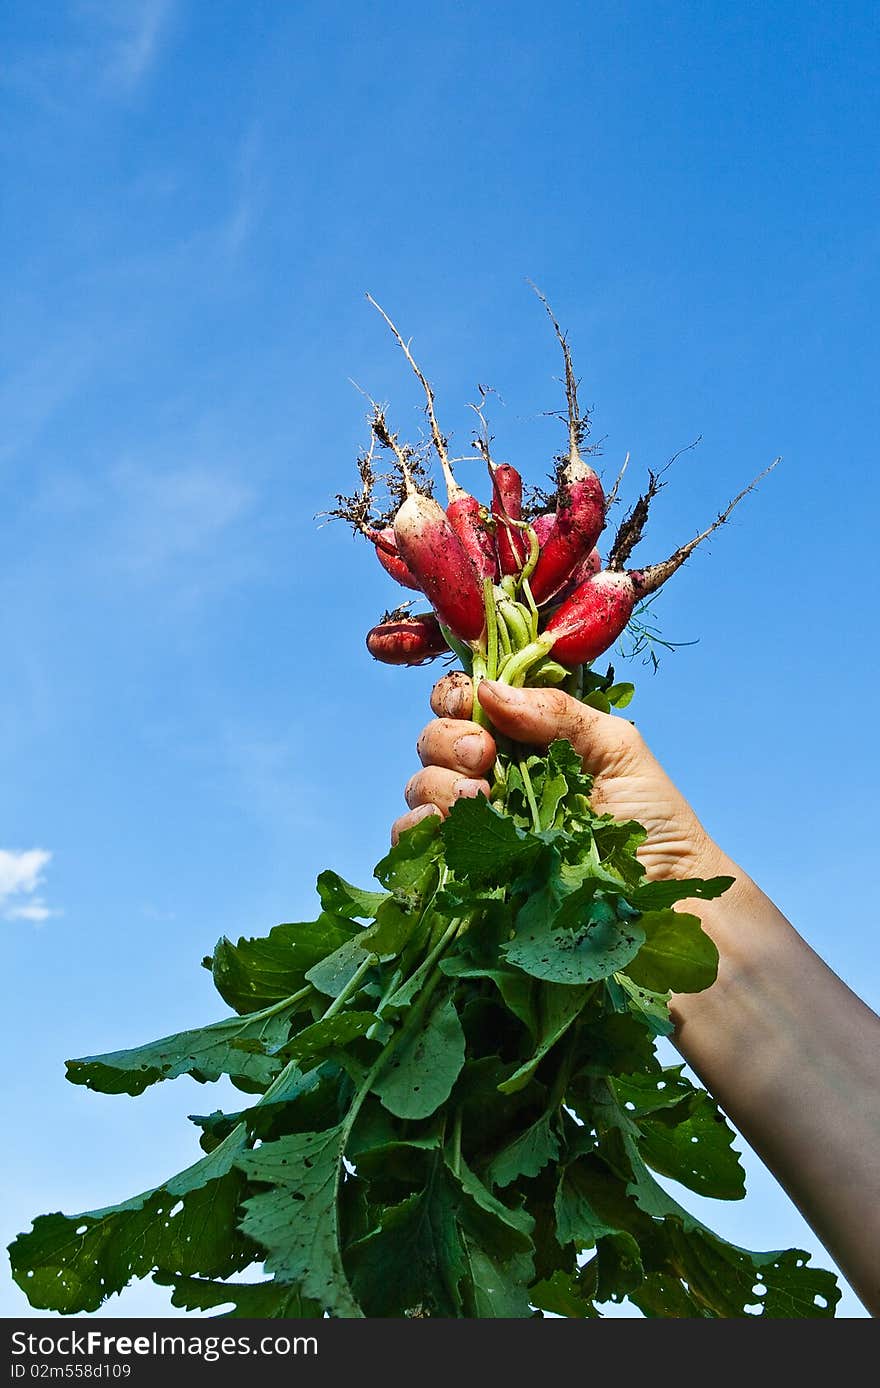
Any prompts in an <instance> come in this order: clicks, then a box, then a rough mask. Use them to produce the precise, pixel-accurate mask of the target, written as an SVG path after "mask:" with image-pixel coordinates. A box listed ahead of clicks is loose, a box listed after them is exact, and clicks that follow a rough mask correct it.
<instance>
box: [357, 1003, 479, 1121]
mask: <svg viewBox="0 0 880 1388" xmlns="http://www.w3.org/2000/svg"><path fill="white" fill-rule="evenodd" d="M464 1053H465V1041H464V1032H463V1031H462V1029H461V1022H460V1021H459V1020H458V1013H457V1012H456V1010H455V1005H454V1003H453V1001H452V998H451V996H450V995H447V996H446V997H444V998H443V999H441V1001H440V1002H439V1003H437V1004H436V1005H435V1006H434V1008H433V1009H432V1010H431V1011H430V1012H429V1014H428V1016H427V1017H426V1018H425V1020H424V1023H423V1024H422V1026H421V1027H420V1029H419V1030H418V1031H416V1032H414V1033H412V1034H411V1035H410V1036H408V1037H407V1038H406V1039H405V1040H404V1041H403V1042H402V1043H401V1044H400V1045H399V1046H398V1047H397V1049H396V1051H395V1052H394V1053H393V1055H392V1056H391V1060H390V1062H389V1064H388V1065H387V1067H386V1069H385V1070H384V1071H383V1072H382V1073H381V1074H380V1075H379V1078H378V1079H377V1080H376V1081H375V1082H374V1084H373V1093H374V1094H378V1096H379V1098H380V1099H381V1101H382V1103H383V1104H384V1106H385V1108H386V1109H388V1111H389V1113H393V1114H396V1115H397V1117H398V1118H427V1117H429V1116H430V1114H432V1113H433V1112H434V1111H435V1109H437V1108H439V1106H440V1104H442V1103H444V1102H445V1100H446V1099H448V1098H449V1095H450V1094H451V1092H452V1086H453V1085H454V1084H455V1081H456V1080H457V1079H458V1076H459V1072H460V1071H461V1067H462V1065H463V1064H464Z"/></svg>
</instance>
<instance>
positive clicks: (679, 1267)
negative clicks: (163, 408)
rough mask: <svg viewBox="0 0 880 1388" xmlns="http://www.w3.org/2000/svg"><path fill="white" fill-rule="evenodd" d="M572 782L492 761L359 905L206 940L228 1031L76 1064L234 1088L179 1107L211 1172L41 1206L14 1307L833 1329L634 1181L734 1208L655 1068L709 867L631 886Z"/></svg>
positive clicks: (808, 1296) (561, 765)
mask: <svg viewBox="0 0 880 1388" xmlns="http://www.w3.org/2000/svg"><path fill="white" fill-rule="evenodd" d="M585 693H586V696H587V697H588V699H589V700H590V702H593V703H595V704H596V706H597V707H606V706H607V707H617V708H622V707H624V706H625V705H626V703H627V702H628V701H629V698H630V697H631V694H632V690H631V686H626V685H615V684H614V683H613V676H612V673H611V672H609V674H608V675H607V676H605V677H604V679H603V678H600V677H598V676H587V683H586V686H585ZM590 791H591V782H590V778H589V777H588V776H586V775H585V774H584V773H583V771H582V769H581V766H580V762H579V760H578V758H577V756H576V754H575V753H574V751H573V749H572V748H571V747H570V746H569V745H568V744H567V743H562V742H557V743H554V744H553V745H552V746H551V747H550V748H549V750H548V752H547V754H546V756H544V757H539V756H537V755H528V756H526V757H524V759H523V760H522V761H520V762H516V761H510V762H509V763H508V764H507V775H506V780H505V781H504V782H503V784H502V783H501V782H500V781H499V785H498V787H497V788H496V792H495V797H494V803H489V802H488V801H487V800H486V799H484V798H482V797H480V798H478V799H476V800H470V799H467V800H462V801H460V802H459V803H458V804H457V805H456V806H455V808H454V809H453V811H452V813H451V815H450V816H449V818H448V819H447V820H446V821H445V823H444V824H443V825H442V827H441V826H440V825H439V823H438V821H437V820H436V819H433V818H429V819H426V820H423V821H422V822H421V823H419V824H418V825H416V826H415V828H413V829H411V830H410V831H409V832H408V833H405V834H404V835H402V836H401V840H400V843H399V844H398V845H397V846H396V847H395V848H393V849H392V850H391V852H389V853H388V854H387V855H386V856H385V857H384V858H383V859H382V861H381V863H380V864H379V865H378V867H377V869H376V875H377V880H378V883H379V886H380V887H381V890H378V891H373V890H361V889H360V888H358V887H354V886H352V885H351V884H350V883H348V882H345V881H344V880H343V879H342V878H341V877H339V876H338V875H337V874H336V873H334V872H330V871H328V872H324V873H322V874H321V876H320V878H319V879H318V896H319V903H320V911H319V914H318V915H317V918H316V919H315V921H313V922H311V923H308V924H285V925H278V926H276V927H275V928H274V929H273V930H271V931H270V932H269V933H268V935H266V936H265V937H263V938H242V939H240V940H239V941H238V942H237V943H236V944H233V943H232V942H231V941H229V940H221V941H220V942H219V943H218V945H217V947H216V948H215V950H214V953H213V955H212V956H211V958H210V959H209V960H206V961H205V962H206V965H207V966H208V967H209V968H210V969H211V971H212V974H213V978H214V981H215V983H216V986H217V989H218V992H219V993H220V995H221V997H222V998H223V999H224V1000H225V1002H226V1003H227V1005H228V1006H229V1008H231V1009H232V1012H233V1015H232V1016H228V1017H225V1018H223V1019H221V1020H220V1021H217V1022H214V1023H213V1024H211V1025H209V1026H205V1027H201V1028H198V1029H194V1030H192V1031H185V1032H181V1033H179V1034H177V1035H174V1036H170V1037H165V1038H163V1039H161V1040H159V1041H156V1042H152V1043H149V1044H147V1045H142V1046H135V1047H132V1048H130V1049H127V1050H122V1051H116V1052H112V1053H110V1054H108V1055H103V1056H91V1057H86V1058H84V1059H79V1060H73V1061H69V1062H68V1077H69V1078H70V1079H71V1080H72V1081H73V1082H74V1083H76V1084H82V1085H86V1086H87V1087H89V1088H91V1089H96V1090H100V1091H101V1092H104V1093H110V1094H122V1093H125V1094H132V1095H134V1094H139V1093H141V1092H142V1091H143V1090H144V1089H146V1088H147V1087H148V1086H149V1085H151V1084H154V1083H156V1082H158V1081H160V1080H166V1079H167V1080H170V1079H174V1078H176V1077H178V1076H182V1075H189V1076H191V1077H193V1078H195V1079H197V1080H199V1081H201V1082H207V1081H212V1080H216V1079H217V1078H218V1077H219V1076H221V1075H226V1076H229V1077H230V1078H231V1080H232V1081H233V1083H234V1084H235V1085H236V1086H237V1087H238V1088H239V1089H242V1090H244V1091H246V1092H249V1093H250V1094H252V1095H253V1096H255V1097H254V1100H253V1102H251V1103H250V1104H249V1106H247V1107H243V1108H241V1109H238V1110H237V1111H235V1112H230V1113H224V1112H220V1111H215V1112H213V1113H210V1114H208V1115H207V1116H201V1117H195V1118H194V1119H193V1121H194V1122H195V1124H196V1125H197V1127H198V1129H199V1131H200V1142H201V1145H202V1149H203V1152H204V1155H203V1156H202V1157H201V1159H200V1160H199V1161H197V1162H196V1163H195V1165H193V1166H191V1167H189V1168H188V1169H187V1170H186V1171H184V1172H182V1173H180V1174H179V1175H177V1176H174V1177H172V1178H171V1179H170V1180H167V1181H165V1182H163V1183H162V1184H160V1185H158V1186H157V1187H156V1188H155V1189H154V1190H151V1191H148V1192H146V1193H145V1194H143V1195H140V1196H136V1197H135V1198H134V1199H132V1200H127V1201H125V1202H123V1203H122V1204H119V1205H113V1206H111V1207H109V1208H107V1209H103V1210H96V1211H90V1212H88V1213H86V1214H82V1215H76V1216H66V1215H63V1214H57V1213H56V1214H49V1215H43V1216H41V1217H40V1218H38V1219H37V1220H36V1221H35V1223H34V1226H33V1229H32V1230H31V1231H30V1232H29V1233H26V1234H22V1235H21V1236H20V1237H19V1238H18V1239H16V1241H15V1243H14V1244H13V1245H12V1248H11V1259H12V1268H13V1275H14V1277H15V1279H16V1281H17V1282H18V1284H19V1286H20V1287H22V1288H23V1289H24V1291H25V1292H26V1293H27V1295H28V1297H29V1299H30V1300H31V1303H32V1304H33V1305H34V1306H36V1307H40V1308H48V1309H52V1310H55V1311H58V1312H61V1313H62V1314H65V1315H75V1314H76V1313H78V1312H81V1311H93V1310H96V1309H97V1308H98V1307H99V1306H100V1305H101V1304H102V1303H103V1302H104V1301H105V1300H106V1298H107V1297H109V1296H112V1295H113V1294H114V1293H115V1292H118V1291H120V1290H121V1289H122V1288H123V1287H125V1286H126V1285H127V1283H128V1282H129V1281H130V1280H131V1279H132V1278H136V1277H147V1276H152V1277H153V1278H154V1280H155V1281H156V1282H157V1283H159V1284H160V1285H161V1286H164V1287H168V1288H170V1289H171V1296H172V1302H173V1304H174V1305H175V1306H178V1307H182V1308H185V1309H187V1310H191V1311H197V1312H201V1313H211V1312H217V1313H218V1314H226V1315H228V1316H230V1317H261V1318H262V1317H267V1318H268V1317H317V1316H322V1315H325V1314H326V1315H331V1316H342V1317H347V1318H348V1317H362V1316H367V1317H392V1318H394V1317H400V1316H428V1315H430V1316H442V1317H456V1318H458V1317H486V1318H511V1317H514V1318H522V1317H528V1316H541V1315H544V1314H548V1315H551V1314H552V1315H556V1316H566V1317H572V1318H578V1319H582V1318H592V1317H596V1316H598V1315H601V1309H600V1308H601V1307H602V1305H603V1304H607V1303H610V1302H618V1301H621V1300H624V1299H626V1298H628V1299H629V1301H630V1302H631V1303H633V1304H634V1305H635V1306H637V1307H638V1308H639V1309H640V1310H641V1311H642V1313H643V1314H644V1315H645V1316H648V1317H701V1318H728V1317H740V1316H745V1315H750V1314H762V1315H764V1316H771V1317H807V1316H827V1315H833V1313H834V1306H835V1303H836V1301H837V1300H838V1297H839V1293H838V1291H837V1287H836V1284H835V1280H834V1278H833V1276H832V1275H831V1274H830V1273H827V1272H824V1271H822V1270H821V1269H816V1268H812V1267H810V1266H809V1265H808V1260H807V1257H806V1255H805V1254H803V1253H801V1252H800V1251H799V1250H797V1249H794V1250H787V1251H785V1252H769V1253H753V1252H749V1251H748V1250H745V1249H741V1248H737V1247H735V1246H733V1245H731V1244H729V1243H727V1242H725V1240H723V1239H721V1238H719V1237H718V1236H717V1235H716V1234H714V1233H713V1232H712V1231H711V1229H709V1228H707V1227H706V1226H705V1225H704V1224H702V1223H701V1222H700V1221H699V1220H697V1219H695V1218H694V1217H693V1216H691V1215H690V1214H689V1213H688V1212H687V1211H686V1210H685V1209H684V1208H683V1207H682V1206H681V1205H679V1204H678V1203H677V1202H676V1201H675V1200H674V1199H672V1197H671V1196H670V1195H669V1194H668V1193H667V1191H666V1190H665V1188H664V1187H663V1186H662V1185H661V1184H660V1181H659V1180H658V1179H656V1177H657V1176H659V1177H661V1178H671V1179H673V1180H675V1181H676V1182H678V1183H679V1184H680V1185H683V1186H685V1187H687V1188H689V1189H691V1190H693V1191H695V1192H697V1193H698V1194H700V1195H702V1196H710V1197H713V1198H718V1199H725V1200H735V1199H739V1198H741V1197H742V1196H743V1194H744V1180H743V1172H742V1168H741V1165H740V1162H739V1159H738V1156H737V1154H736V1152H735V1150H734V1147H733V1141H734V1135H733V1132H732V1131H731V1129H730V1127H729V1126H728V1125H727V1123H726V1122H725V1120H724V1118H723V1115H722V1114H721V1113H719V1111H718V1109H717V1107H716V1105H715V1103H714V1102H713V1100H712V1099H711V1098H710V1096H709V1095H708V1094H707V1093H706V1092H705V1091H704V1090H702V1089H700V1088H698V1087H696V1086H695V1085H693V1084H692V1083H691V1082H690V1080H689V1079H688V1078H687V1077H686V1076H685V1075H684V1073H683V1070H682V1067H680V1066H674V1067H666V1068H664V1067H663V1066H661V1064H660V1063H659V1061H658V1059H657V1057H656V1055H655V1050H654V1047H655V1038H656V1037H657V1036H658V1035H664V1034H668V1033H669V1031H670V1030H671V1023H670V1021H669V1011H668V1006H667V1003H668V999H669V996H670V994H671V993H672V992H681V991H688V990H691V991H696V990H699V989H702V988H705V987H707V986H708V985H709V984H710V983H711V982H712V980H713V978H714V976H715V968H716V964H717V955H716V952H715V948H714V946H713V944H712V942H711V940H710V939H709V937H708V936H707V935H706V934H705V933H704V932H703V930H702V927H701V925H700V921H699V918H698V915H697V914H696V913H695V912H694V907H695V906H696V905H697V904H698V903H699V902H700V901H701V900H708V899H711V898H712V897H714V896H717V895H718V894H719V893H720V892H722V891H724V890H725V889H726V887H727V886H728V885H729V879H726V878H716V879H714V880H713V881H711V882H699V881H687V882H648V881H646V880H645V877H644V873H643V871H642V868H641V866H640V864H639V861H638V858H637V856H636V851H637V849H638V847H639V845H640V844H641V843H642V842H643V840H644V831H643V830H642V828H641V826H639V825H638V824H634V823H623V824H621V823H616V822H615V821H613V820H611V819H610V818H608V817H607V816H603V815H597V814H595V813H594V812H593V811H592V809H591V808H590V803H589V795H590ZM684 901H687V902H688V903H689V904H690V905H691V910H690V911H689V912H685V911H681V910H673V909H672V908H673V907H674V906H675V905H676V904H677V903H680V902H684ZM259 1265H262V1267H263V1270H264V1272H265V1273H266V1274H268V1278H269V1280H266V1281H255V1280H253V1277H252V1278H251V1279H250V1280H247V1279H246V1278H245V1279H244V1280H229V1279H236V1278H237V1275H239V1274H242V1273H246V1270H247V1269H249V1268H256V1267H257V1266H259ZM223 1308H231V1309H227V1310H225V1311H224V1309H223Z"/></svg>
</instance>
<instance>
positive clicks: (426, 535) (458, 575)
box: [394, 491, 486, 641]
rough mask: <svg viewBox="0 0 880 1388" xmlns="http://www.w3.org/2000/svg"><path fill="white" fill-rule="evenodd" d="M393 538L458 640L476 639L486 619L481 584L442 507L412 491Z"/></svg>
mask: <svg viewBox="0 0 880 1388" xmlns="http://www.w3.org/2000/svg"><path fill="white" fill-rule="evenodd" d="M394 538H395V540H396V541H397V549H398V552H399V553H400V556H401V558H402V559H403V561H404V563H405V564H406V565H407V568H408V569H409V570H410V572H411V573H412V574H413V575H414V577H415V578H416V579H417V580H418V582H419V585H420V587H421V589H422V592H423V593H425V594H426V596H427V597H428V599H429V600H430V602H431V605H432V606H433V608H434V610H435V612H436V613H437V616H438V618H439V619H440V621H441V622H442V623H443V625H444V626H445V627H449V630H450V631H452V632H453V633H454V634H455V635H456V636H457V637H458V638H459V640H461V641H476V640H477V639H478V637H480V636H481V635H482V632H483V627H484V625H485V621H486V617H485V612H484V610H483V589H482V584H481V583H480V580H479V579H478V578H477V574H476V570H475V569H474V566H473V564H472V563H471V561H470V559H469V557H468V554H467V551H466V550H465V548H464V546H463V545H462V543H461V540H460V539H459V538H458V536H457V535H456V533H455V531H454V530H453V528H452V524H451V522H450V520H449V517H448V516H447V514H446V512H445V511H444V510H443V507H442V506H441V505H440V504H439V503H438V502H436V501H434V500H433V498H431V497H427V496H422V495H421V494H420V493H419V492H416V491H413V492H410V494H409V496H408V497H407V498H406V500H405V501H404V503H403V505H402V506H401V508H400V510H399V511H398V513H397V516H396V517H395V520H394Z"/></svg>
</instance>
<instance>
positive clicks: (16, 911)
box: [0, 848, 54, 925]
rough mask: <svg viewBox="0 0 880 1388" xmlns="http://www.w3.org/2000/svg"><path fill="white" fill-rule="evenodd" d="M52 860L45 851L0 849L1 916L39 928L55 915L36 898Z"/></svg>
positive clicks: (37, 849)
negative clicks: (32, 923) (45, 871)
mask: <svg viewBox="0 0 880 1388" xmlns="http://www.w3.org/2000/svg"><path fill="white" fill-rule="evenodd" d="M51 858H52V854H51V853H48V852H47V851H46V850H45V849H44V848H29V849H25V850H24V851H21V852H17V851H16V850H14V849H7V848H0V916H2V917H3V918H4V919H6V920H25V921H33V922H34V923H35V924H38V925H39V924H41V923H42V922H43V921H44V920H47V919H48V918H49V916H51V915H53V914H54V912H53V911H52V910H50V908H49V907H48V906H47V905H46V903H45V901H44V900H43V898H42V896H40V895H38V892H39V888H40V887H41V886H42V882H43V870H44V869H45V868H46V866H47V865H48V864H49V862H50V861H51Z"/></svg>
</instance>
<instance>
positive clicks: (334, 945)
mask: <svg viewBox="0 0 880 1388" xmlns="http://www.w3.org/2000/svg"><path fill="white" fill-rule="evenodd" d="M356 933H358V927H357V926H355V925H353V924H352V922H351V921H348V920H342V919H341V918H340V917H338V916H330V915H326V914H325V915H322V916H319V917H318V919H317V920H316V921H309V922H308V923H306V924H303V925H276V926H275V928H274V929H273V930H270V931H269V934H268V935H266V936H264V937H263V938H262V939H244V938H242V939H240V940H239V941H238V943H237V944H235V945H234V944H233V943H232V941H231V940H226V939H223V940H221V941H220V942H219V944H218V945H217V946H216V948H215V950H214V954H213V956H212V957H211V958H210V959H207V960H205V961H204V962H205V963H206V964H207V966H208V968H210V969H211V971H212V973H213V977H214V986H215V987H216V989H217V991H218V993H219V994H220V996H221V997H222V998H223V1000H224V1002H226V1003H228V1004H229V1006H230V1007H232V1008H234V1009H235V1011H236V1012H242V1013H247V1012H257V1011H259V1010H261V1009H262V1008H265V1007H270V1006H271V1005H272V1004H273V1003H276V1002H281V1001H282V1000H283V999H284V998H289V997H290V996H291V995H292V994H293V993H296V992H297V991H298V990H299V989H300V988H302V987H303V985H304V984H305V981H306V973H307V971H308V970H309V969H311V968H313V967H314V965H315V964H317V963H319V962H320V960H322V959H323V958H324V957H325V956H326V955H328V954H331V953H332V952H333V951H334V950H336V949H338V948H339V947H340V945H343V944H344V943H345V942H346V940H350V939H351V937H352V936H353V935H354V934H356Z"/></svg>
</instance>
